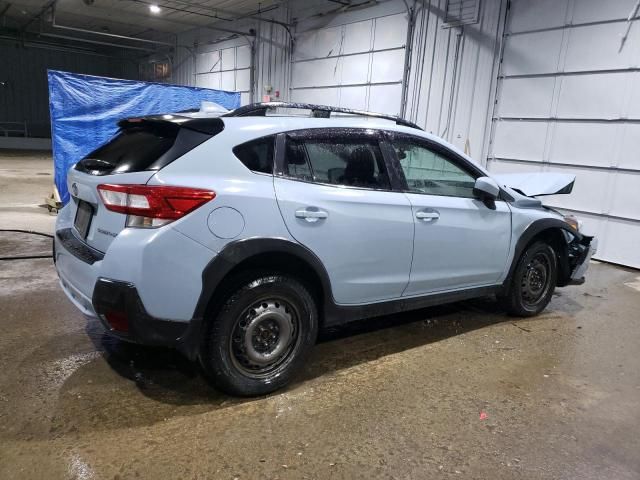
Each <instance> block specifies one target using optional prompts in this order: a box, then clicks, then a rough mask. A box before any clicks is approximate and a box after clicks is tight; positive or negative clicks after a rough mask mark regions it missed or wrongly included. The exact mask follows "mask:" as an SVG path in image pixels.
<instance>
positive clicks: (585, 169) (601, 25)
mask: <svg viewBox="0 0 640 480" xmlns="http://www.w3.org/2000/svg"><path fill="white" fill-rule="evenodd" d="M636 2H637V0H617V1H615V2H602V1H598V0H538V1H536V2H531V1H528V0H512V6H511V10H510V11H509V15H508V24H507V32H506V35H505V40H504V54H503V63H502V68H501V74H500V82H499V89H498V91H499V94H498V103H497V107H496V118H495V120H494V129H493V130H494V131H493V137H494V140H493V143H492V148H491V151H490V155H489V159H490V161H489V167H490V169H491V170H492V171H496V172H519V171H547V172H563V173H564V172H570V173H574V174H576V184H575V188H574V191H573V193H572V194H571V195H558V196H556V197H547V198H546V203H547V204H549V205H551V206H556V207H559V208H563V209H565V210H569V211H573V212H576V214H577V215H578V216H579V217H580V218H582V219H583V220H584V221H585V229H586V231H587V232H588V233H592V234H595V235H597V236H598V238H599V240H600V247H599V251H598V255H597V258H601V259H604V260H608V261H611V262H616V263H621V264H624V265H629V266H633V267H636V268H639V267H640V250H638V246H637V243H638V239H640V195H639V194H638V191H639V190H640V157H639V156H638V153H637V152H638V140H639V139H640V72H638V59H639V55H638V52H640V28H638V27H640V25H638V21H637V20H636V21H635V22H634V25H632V28H631V30H630V35H629V37H628V38H627V40H626V42H624V44H623V43H622V38H623V35H624V33H625V31H626V29H627V21H626V18H627V16H628V15H629V14H630V13H631V11H632V10H633V8H634V7H635V4H636Z"/></svg>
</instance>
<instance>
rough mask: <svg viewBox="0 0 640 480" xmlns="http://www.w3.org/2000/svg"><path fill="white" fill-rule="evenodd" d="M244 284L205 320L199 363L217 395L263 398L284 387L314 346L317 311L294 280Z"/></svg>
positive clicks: (280, 277) (267, 279) (264, 277)
mask: <svg viewBox="0 0 640 480" xmlns="http://www.w3.org/2000/svg"><path fill="white" fill-rule="evenodd" d="M246 278H247V277H246V276H245V280H241V281H239V282H237V285H239V286H237V287H236V288H232V289H231V290H232V292H231V293H230V294H229V295H228V296H227V298H226V299H224V300H223V302H222V303H221V306H220V308H219V309H218V313H217V315H215V318H211V319H210V320H211V321H210V323H209V327H208V328H207V333H206V338H205V341H204V342H203V345H202V348H201V352H200V363H201V364H202V366H203V368H204V371H205V373H206V374H207V376H208V377H209V378H210V379H211V381H212V382H213V383H214V385H215V386H216V387H217V388H219V389H220V390H222V391H224V392H226V393H230V394H232V395H243V396H251V395H263V394H266V393H270V392H272V391H274V390H277V389H278V388H281V387H283V386H284V385H286V384H287V383H288V382H289V381H290V380H291V378H292V377H293V375H294V374H295V371H296V370H297V369H298V368H299V367H300V366H301V365H302V363H303V362H304V359H305V358H306V356H307V354H308V352H309V350H310V348H311V346H312V345H313V344H314V343H315V340H316V336H317V332H318V317H317V310H316V305H315V300H314V298H313V296H312V295H311V294H310V293H309V290H308V289H307V288H306V287H305V286H304V285H303V284H302V283H301V282H299V281H298V280H296V279H294V278H291V277H288V276H284V275H257V276H255V277H253V278H250V276H249V278H250V279H249V280H248V281H247V280H246Z"/></svg>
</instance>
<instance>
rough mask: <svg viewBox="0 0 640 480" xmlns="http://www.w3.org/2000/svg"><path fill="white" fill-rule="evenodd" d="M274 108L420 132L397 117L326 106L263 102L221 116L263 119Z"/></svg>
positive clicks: (411, 123)
mask: <svg viewBox="0 0 640 480" xmlns="http://www.w3.org/2000/svg"><path fill="white" fill-rule="evenodd" d="M275 108H295V109H300V110H311V112H312V115H313V116H314V117H316V118H330V117H331V114H332V113H348V114H351V115H359V116H362V117H373V118H382V119H384V120H391V121H394V122H396V124H398V125H402V126H404V127H410V128H417V129H418V130H422V128H420V127H419V126H418V125H416V124H415V123H413V122H410V121H408V120H405V119H404V118H401V117H399V116H397V115H385V114H384V113H375V112H367V111H364V110H353V109H351V108H343V107H330V106H328V105H314V104H312V103H296V102H263V103H252V104H250V105H245V106H243V107H239V108H236V109H235V110H232V111H230V112H229V113H225V114H224V115H222V116H223V117H264V116H266V114H267V111H268V110H272V109H275Z"/></svg>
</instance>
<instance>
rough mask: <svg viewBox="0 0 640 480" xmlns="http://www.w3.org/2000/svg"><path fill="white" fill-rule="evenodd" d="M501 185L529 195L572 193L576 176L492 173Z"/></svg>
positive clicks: (567, 174)
mask: <svg viewBox="0 0 640 480" xmlns="http://www.w3.org/2000/svg"><path fill="white" fill-rule="evenodd" d="M492 177H493V178H494V179H495V180H496V181H497V182H498V183H499V184H501V185H504V186H506V187H509V188H512V189H514V190H516V191H517V192H519V193H522V194H523V195H526V196H527V197H537V196H542V195H560V194H566V193H571V191H572V190H573V183H574V182H575V180H576V176H575V175H572V174H570V173H546V172H542V173H502V174H497V175H492Z"/></svg>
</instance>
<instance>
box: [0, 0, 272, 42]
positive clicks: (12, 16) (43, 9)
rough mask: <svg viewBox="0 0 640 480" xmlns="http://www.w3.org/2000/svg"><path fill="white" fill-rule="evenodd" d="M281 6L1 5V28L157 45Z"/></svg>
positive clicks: (264, 0)
mask: <svg viewBox="0 0 640 480" xmlns="http://www.w3.org/2000/svg"><path fill="white" fill-rule="evenodd" d="M152 4H155V5H158V6H159V7H160V9H161V10H160V13H158V14H154V13H151V11H150V9H149V7H150V5H152ZM279 4H280V2H279V1H278V0H157V1H156V0H49V1H43V0H0V27H4V28H5V29H7V28H8V29H12V30H14V31H16V30H17V31H20V32H24V31H27V32H33V33H35V32H38V33H40V32H43V31H44V32H47V33H57V34H59V33H61V32H60V31H58V30H61V28H60V27H71V28H74V29H83V30H90V31H95V32H100V33H103V34H105V33H106V34H111V35H112V36H113V38H114V39H117V36H128V37H129V36H130V37H137V38H142V39H150V40H158V39H170V38H173V36H174V35H175V34H177V33H180V32H184V31H186V30H190V29H192V28H194V27H203V26H207V27H211V26H212V25H213V24H215V25H216V29H220V30H221V31H225V27H226V26H228V27H229V29H230V30H233V28H232V27H231V25H232V24H233V22H235V21H237V20H239V19H242V18H246V17H250V16H254V15H258V14H260V13H264V12H267V11H271V10H273V9H275V8H278V6H279ZM54 11H55V25H53V22H52V20H53V12H54ZM225 24H229V25H225ZM67 33H68V32H67ZM230 33H233V32H230ZM76 34H77V35H78V36H80V37H83V38H87V35H86V32H83V33H81V32H80V31H79V30H76V31H75V32H74V35H76ZM94 35H95V34H94ZM100 37H102V39H104V37H105V35H100Z"/></svg>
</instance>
